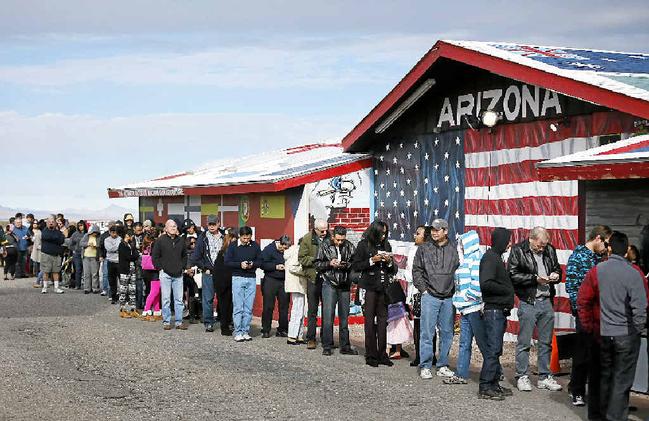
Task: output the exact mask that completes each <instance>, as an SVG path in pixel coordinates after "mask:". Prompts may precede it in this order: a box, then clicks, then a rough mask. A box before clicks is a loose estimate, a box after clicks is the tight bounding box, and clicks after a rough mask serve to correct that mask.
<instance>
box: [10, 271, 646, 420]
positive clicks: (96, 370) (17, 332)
mask: <svg viewBox="0 0 649 421" xmlns="http://www.w3.org/2000/svg"><path fill="white" fill-rule="evenodd" d="M31 283H32V280H31V279H21V280H16V281H0V303H2V305H0V318H1V320H2V323H1V324H0V367H1V368H2V370H1V371H0V372H1V373H2V378H1V380H0V390H1V392H0V419H3V420H4V419H12V420H13V419H16V420H23V419H24V420H34V419H43V420H45V419H52V420H60V419H66V420H76V419H84V420H88V419H91V420H94V419H97V420H99V419H101V420H104V419H130V420H148V419H157V420H168V419H205V418H206V417H216V419H228V420H244V419H245V420H249V419H282V420H284V419H302V418H305V417H308V418H310V419H328V420H339V419H340V420H348V419H350V418H353V419H368V420H383V419H386V420H387V419H395V418H397V419H430V418H431V417H435V418H436V419H443V420H460V419H465V418H468V419H476V420H478V419H480V420H482V419H484V420H493V419H498V420H517V421H518V420H528V419H529V420H532V419H534V420H538V419H544V420H566V419H583V417H584V414H585V410H583V409H579V408H573V407H572V406H571V405H570V402H569V398H568V394H567V393H565V392H556V393H551V392H547V391H540V390H534V391H533V392H531V393H524V394H523V393H519V392H517V391H515V392H514V396H513V397H512V398H508V399H507V400H506V401H504V402H491V401H483V400H479V399H477V396H476V393H477V383H476V380H477V372H478V370H479V364H480V363H479V362H478V360H479V357H480V355H479V353H477V355H476V356H475V357H474V361H473V362H474V365H473V367H472V378H473V381H471V382H470V383H469V384H468V385H466V386H447V385H444V384H442V382H441V380H440V379H439V378H434V379H432V380H428V381H423V380H420V379H419V377H418V376H417V372H416V370H415V369H414V368H411V367H410V366H409V361H408V360H400V361H396V364H395V366H394V367H392V368H387V367H380V368H371V367H368V366H366V365H365V364H364V360H363V357H362V356H343V355H340V354H338V353H336V354H334V356H332V357H324V356H322V355H321V349H320V348H318V350H316V351H307V350H306V348H304V347H291V346H288V345H286V344H285V341H284V340H283V339H281V338H275V337H273V338H272V339H261V337H260V336H259V320H255V321H254V327H255V329H254V332H253V335H254V336H255V339H254V340H253V341H252V342H248V343H241V344H238V343H235V342H234V341H233V340H232V339H231V338H229V337H222V336H221V335H220V334H219V333H218V329H217V332H215V333H211V334H208V333H205V332H204V330H203V328H202V325H191V326H190V328H189V330H187V331H184V332H183V331H176V330H172V331H168V332H167V331H163V330H162V326H161V324H160V323H147V322H143V321H139V320H129V319H120V318H119V317H118V315H117V308H116V307H115V306H111V305H110V304H108V302H107V300H106V299H105V298H103V297H100V296H98V295H84V294H83V292H82V291H70V290H66V293H65V294H63V295H55V294H53V293H52V292H51V290H50V293H49V294H47V295H41V294H40V293H39V292H40V291H39V290H38V289H33V288H31ZM352 338H353V342H354V344H355V345H356V346H357V348H359V350H360V351H361V353H362V349H360V348H361V346H362V327H360V326H354V327H353V328H352ZM453 349H454V350H455V349H457V346H456V345H455V346H454V347H453ZM512 366H513V351H512V348H511V346H508V350H507V356H506V361H505V368H506V374H507V376H508V379H511V377H512V373H511V370H510V368H511V367H512ZM560 381H561V382H562V383H564V385H565V382H567V378H566V377H562V378H561V379H560ZM632 403H633V404H635V405H638V406H639V407H640V410H639V411H638V412H636V413H635V414H634V419H644V418H646V417H647V416H648V415H649V410H648V408H649V405H647V402H646V399H645V397H643V396H634V398H633V401H632Z"/></svg>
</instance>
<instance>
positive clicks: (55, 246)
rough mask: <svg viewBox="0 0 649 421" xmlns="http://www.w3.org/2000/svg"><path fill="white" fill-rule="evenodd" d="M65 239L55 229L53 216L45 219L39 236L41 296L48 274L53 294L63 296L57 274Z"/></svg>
mask: <svg viewBox="0 0 649 421" xmlns="http://www.w3.org/2000/svg"><path fill="white" fill-rule="evenodd" d="M64 241H65V237H64V236H63V233H62V232H61V231H60V230H59V229H58V228H57V227H56V222H55V216H54V215H50V216H49V217H48V218H47V226H46V227H45V229H44V230H43V232H42V234H41V272H43V289H42V290H41V292H42V293H43V294H46V293H47V283H48V282H49V280H50V274H52V279H53V280H54V292H56V293H57V294H63V290H62V289H61V288H59V276H60V275H59V274H60V272H61V256H62V255H63V242H64Z"/></svg>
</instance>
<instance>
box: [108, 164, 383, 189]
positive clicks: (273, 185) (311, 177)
mask: <svg viewBox="0 0 649 421" xmlns="http://www.w3.org/2000/svg"><path fill="white" fill-rule="evenodd" d="M372 162H373V161H372V158H365V159H362V160H360V161H355V162H350V163H348V164H344V165H340V166H337V167H333V168H328V169H325V170H322V171H317V172H313V173H310V174H305V175H302V176H298V177H293V178H288V179H285V180H280V181H276V182H270V183H248V184H238V185H233V186H205V187H183V188H182V189H183V191H184V194H185V195H188V196H190V195H191V196H194V195H216V194H245V193H267V192H278V191H282V190H286V189H290V188H292V187H297V186H302V185H304V184H307V183H313V182H315V181H320V180H324V179H327V178H331V177H336V176H338V175H343V174H348V173H351V172H355V171H359V170H363V169H366V168H370V167H371V166H372ZM142 190H146V189H142ZM121 191H122V190H117V189H112V190H109V191H108V197H109V198H119V197H122V196H121V194H120V192H121Z"/></svg>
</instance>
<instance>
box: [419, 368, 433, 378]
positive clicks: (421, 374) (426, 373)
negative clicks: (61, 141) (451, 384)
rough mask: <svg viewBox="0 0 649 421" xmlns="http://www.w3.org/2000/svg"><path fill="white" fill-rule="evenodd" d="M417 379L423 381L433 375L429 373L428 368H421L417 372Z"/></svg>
mask: <svg viewBox="0 0 649 421" xmlns="http://www.w3.org/2000/svg"><path fill="white" fill-rule="evenodd" d="M419 377H421V378H422V379H424V380H428V379H432V378H433V373H432V372H431V371H430V368H422V369H421V371H420V372H419Z"/></svg>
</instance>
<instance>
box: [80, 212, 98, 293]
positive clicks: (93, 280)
mask: <svg viewBox="0 0 649 421" xmlns="http://www.w3.org/2000/svg"><path fill="white" fill-rule="evenodd" d="M99 235H100V232H99V227H98V226H97V225H94V224H93V225H92V226H91V227H90V230H88V232H87V233H86V234H85V235H84V236H83V237H82V238H81V241H79V248H80V250H81V258H82V261H83V284H84V287H85V291H84V293H85V294H90V293H91V292H92V293H93V294H99V292H100V291H101V289H100V286H99V257H100V252H99Z"/></svg>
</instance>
